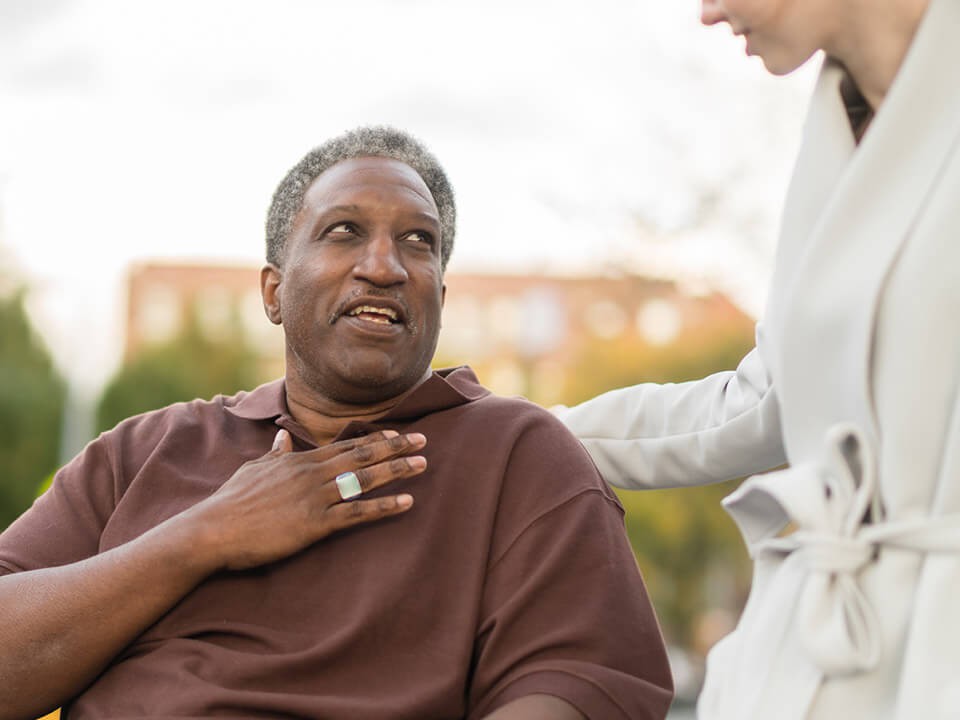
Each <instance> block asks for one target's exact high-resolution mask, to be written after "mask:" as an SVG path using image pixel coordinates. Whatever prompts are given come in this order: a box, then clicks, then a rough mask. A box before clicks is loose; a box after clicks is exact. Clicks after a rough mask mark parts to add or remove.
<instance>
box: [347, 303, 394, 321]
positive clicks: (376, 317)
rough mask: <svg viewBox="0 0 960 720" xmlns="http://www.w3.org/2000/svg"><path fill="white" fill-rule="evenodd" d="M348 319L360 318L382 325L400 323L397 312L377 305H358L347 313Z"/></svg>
mask: <svg viewBox="0 0 960 720" xmlns="http://www.w3.org/2000/svg"><path fill="white" fill-rule="evenodd" d="M347 317H355V318H360V319H361V320H366V321H367V322H373V323H379V324H381V325H391V324H393V323H397V322H400V318H399V317H398V315H397V311H396V310H393V309H392V308H388V307H379V306H376V305H358V306H357V307H355V308H353V309H352V310H351V311H350V312H348V313H347Z"/></svg>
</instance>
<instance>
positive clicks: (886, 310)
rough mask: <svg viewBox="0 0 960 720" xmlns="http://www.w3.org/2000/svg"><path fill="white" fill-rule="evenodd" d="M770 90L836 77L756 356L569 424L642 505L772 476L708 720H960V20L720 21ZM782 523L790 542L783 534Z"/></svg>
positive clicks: (799, 181) (706, 698)
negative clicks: (802, 74)
mask: <svg viewBox="0 0 960 720" xmlns="http://www.w3.org/2000/svg"><path fill="white" fill-rule="evenodd" d="M702 19H703V22H705V23H707V24H714V23H718V22H726V23H728V24H729V25H730V26H731V28H732V29H733V31H734V32H735V33H736V34H738V35H743V36H744V38H745V39H746V45H747V52H748V53H749V54H754V55H759V56H760V57H761V58H762V59H763V61H764V63H765V64H766V66H767V68H768V69H769V70H770V71H771V72H773V73H775V74H783V73H788V72H790V71H792V70H794V69H795V68H797V67H798V66H799V65H801V64H802V63H803V62H805V61H806V60H807V59H808V58H809V57H810V56H811V55H813V54H814V53H815V52H816V51H817V50H823V51H824V52H825V55H826V61H825V64H824V67H823V69H822V72H821V75H820V78H819V81H818V83H817V87H816V90H815V92H814V96H813V100H812V104H811V108H810V111H809V115H808V119H807V123H806V127H805V131H804V138H803V143H802V148H801V151H800V156H799V160H798V162H797V166H796V169H795V173H794V177H793V180H792V183H791V186H790V190H789V194H788V198H787V202H786V205H785V211H784V217H783V223H782V231H781V238H780V242H779V247H778V252H777V258H776V266H775V271H774V276H773V284H772V288H771V291H770V294H769V297H770V299H769V303H768V306H767V308H766V311H765V314H764V319H763V321H762V323H761V324H760V325H759V326H758V329H757V346H756V348H755V349H754V350H753V351H752V352H751V353H750V354H749V355H748V356H747V357H746V358H745V359H744V360H743V361H742V363H741V364H740V366H739V367H738V369H737V370H736V371H733V372H729V373H721V374H718V375H715V376H711V377H708V378H705V379H703V380H700V381H695V382H691V383H683V384H678V385H664V386H659V385H650V384H645V385H638V386H634V387H631V388H623V389H621V390H616V391H613V392H611V393H607V394H605V395H602V396H600V397H598V398H595V399H593V400H591V401H589V402H587V403H584V404H583V405H580V406H578V407H575V408H571V409H568V410H564V411H561V413H560V415H561V417H562V418H563V419H564V421H565V422H566V423H567V424H568V425H569V426H570V428H571V429H573V431H574V432H575V433H576V434H578V435H579V436H580V437H581V438H582V439H583V441H584V443H585V444H586V446H587V448H588V449H589V450H590V452H591V454H592V455H593V457H594V459H595V461H596V462H597V465H598V466H599V467H600V469H601V471H602V472H603V473H604V475H605V476H606V478H607V479H608V480H609V481H610V482H612V483H613V484H615V485H618V486H620V487H626V488H644V487H666V486H677V485H692V484H700V483H706V482H712V481H719V480H724V479H728V478H733V477H738V476H741V475H747V474H750V473H755V472H760V471H762V470H766V469H769V468H771V467H775V466H778V465H782V464H784V463H789V467H788V469H785V470H780V471H777V472H772V473H768V474H766V475H760V476H756V477H754V478H751V479H750V480H748V481H747V482H746V483H744V484H743V485H742V486H741V487H740V489H739V490H737V492H735V493H734V494H733V495H731V496H730V497H729V498H727V499H726V500H725V501H724V504H725V506H726V507H727V508H728V510H729V511H730V512H731V514H732V515H733V516H734V519H735V520H736V521H737V523H738V525H739V526H740V528H741V530H742V532H743V534H744V537H745V539H746V541H747V543H748V545H749V547H750V550H751V554H752V555H753V556H754V558H755V562H756V567H755V575H754V585H753V589H752V593H751V597H750V599H749V601H748V603H747V606H746V608H745V610H744V613H743V616H742V618H741V620H740V623H739V625H738V627H737V629H736V630H735V631H734V633H732V634H731V635H730V636H729V637H727V638H726V639H724V640H723V641H721V642H720V643H719V644H718V645H717V647H716V648H714V650H713V651H712V653H711V656H710V659H709V661H708V669H707V680H706V685H705V689H704V692H703V694H702V695H701V698H700V702H699V714H700V716H701V718H702V720H712V719H713V718H736V719H737V720H743V719H744V718H763V719H767V718H776V719H780V718H840V717H842V718H845V719H846V718H870V719H871V720H876V719H877V718H897V719H902V720H907V719H910V720H913V719H914V718H924V719H928V718H958V717H960V682H958V680H957V678H958V677H960V612H958V611H957V609H956V608H957V603H958V602H960V322H958V314H960V84H958V81H957V79H956V74H957V71H958V68H960V0H704V2H703V7H702ZM786 526H789V527H793V528H796V532H795V533H793V534H790V535H783V536H780V535H779V534H780V533H781V531H782V529H783V528H784V527H786Z"/></svg>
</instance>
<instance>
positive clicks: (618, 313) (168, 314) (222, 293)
mask: <svg viewBox="0 0 960 720" xmlns="http://www.w3.org/2000/svg"><path fill="white" fill-rule="evenodd" d="M446 282H447V296H446V306H445V308H444V312H443V329H442V331H441V334H440V342H439V347H438V349H437V357H436V360H437V365H438V366H442V365H451V364H460V363H469V364H470V365H472V366H473V367H474V368H475V369H476V370H477V371H478V373H479V375H480V377H481V379H482V380H483V382H484V383H485V384H487V385H488V386H489V387H491V388H492V389H493V390H495V391H497V392H499V393H502V394H523V395H528V396H530V397H533V398H535V399H537V400H538V401H539V402H542V403H545V404H551V403H554V402H561V401H563V399H564V389H565V388H566V387H567V385H568V383H567V380H568V377H567V374H568V373H571V372H573V371H574V370H573V369H574V368H575V367H576V366H577V365H578V363H582V361H583V352H584V350H585V348H588V347H591V346H596V345H597V344H604V343H606V344H607V345H608V346H609V345H610V344H611V343H612V344H614V345H616V346H622V347H624V348H634V347H638V346H643V347H647V348H654V349H656V348H662V349H664V350H669V348H670V347H671V346H673V345H675V344H678V343H681V342H682V341H683V338H685V337H691V336H697V337H700V336H703V335H711V334H715V332H716V330H717V329H718V328H720V329H723V330H724V331H730V329H731V328H734V329H735V330H736V332H738V333H740V334H741V335H742V334H743V333H744V332H746V333H747V334H749V333H750V332H751V331H750V328H752V324H753V321H752V320H751V319H750V318H749V317H747V316H746V315H745V314H744V313H743V312H742V311H741V310H739V309H738V308H737V307H736V306H735V305H734V304H733V303H732V302H731V301H730V300H728V299H727V298H726V297H724V296H723V295H720V294H718V293H704V292H691V291H690V290H688V289H684V288H681V287H679V286H678V285H677V284H676V283H674V282H672V281H665V280H658V279H651V278H645V277H638V276H621V277H554V276H537V275H489V274H484V275H479V274H448V275H447V278H446ZM188 322H194V323H196V326H197V328H198V329H199V330H200V331H201V332H202V333H204V334H205V335H207V336H209V337H210V338H211V339H223V338H227V337H236V336H238V335H239V336H241V337H243V338H245V340H246V342H248V343H249V344H250V346H251V348H253V349H254V350H255V351H256V352H257V354H258V356H259V358H260V360H261V363H262V371H263V375H264V377H265V378H268V377H275V376H278V375H280V374H281V373H282V372H283V337H282V332H281V331H280V329H279V328H278V327H276V326H274V325H272V324H271V323H270V322H269V321H268V320H267V319H266V317H265V315H264V312H263V307H262V304H261V299H260V291H259V269H258V268H257V267H255V266H229V265H203V264H168V263H144V264H139V265H137V266H135V267H133V268H132V269H131V270H130V274H129V298H128V306H127V328H126V347H125V357H126V359H130V358H131V357H133V356H135V355H136V354H137V353H138V352H139V351H140V350H141V349H142V348H144V347H145V346H148V345H150V344H152V343H161V342H163V341H166V340H170V339H172V338H173V337H175V336H176V335H177V334H178V333H179V332H181V331H182V330H183V329H184V327H185V325H186V323H188Z"/></svg>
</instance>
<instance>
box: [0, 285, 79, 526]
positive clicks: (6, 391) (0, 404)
mask: <svg viewBox="0 0 960 720" xmlns="http://www.w3.org/2000/svg"><path fill="white" fill-rule="evenodd" d="M65 399H66V384H65V383H64V380H63V378H62V377H61V376H60V374H59V373H58V372H57V370H56V368H55V367H54V365H53V360H52V359H51V357H50V353H49V351H48V350H47V348H46V346H45V345H44V343H43V341H42V340H41V339H40V337H39V336H38V335H37V334H36V332H35V331H34V329H33V327H32V326H31V324H30V320H29V318H28V317H27V313H26V310H25V309H24V291H23V290H19V291H17V292H15V293H13V294H11V295H9V296H5V297H0V529H2V528H5V527H6V526H7V525H9V524H10V523H11V522H12V521H13V520H14V519H16V517H17V516H18V515H20V513H22V512H23V511H24V510H25V509H26V508H27V507H29V505H30V503H31V502H32V501H33V499H34V497H35V496H36V493H37V488H38V487H39V486H40V484H41V482H42V481H43V480H44V478H45V477H46V476H47V475H48V474H49V473H50V472H51V471H53V470H54V469H55V468H56V466H57V461H58V455H59V448H60V432H61V422H62V416H63V409H64V403H65Z"/></svg>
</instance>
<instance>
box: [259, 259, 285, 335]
mask: <svg viewBox="0 0 960 720" xmlns="http://www.w3.org/2000/svg"><path fill="white" fill-rule="evenodd" d="M282 282H283V271H282V270H281V269H280V268H278V267H277V266H276V265H274V264H273V263H267V264H266V265H264V266H263V267H262V268H260V297H261V298H263V311H264V312H265V313H266V314H267V317H268V318H269V319H270V322H272V323H273V324H274V325H280V324H282V322H283V314H282V313H281V312H280V284H281V283H282Z"/></svg>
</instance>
